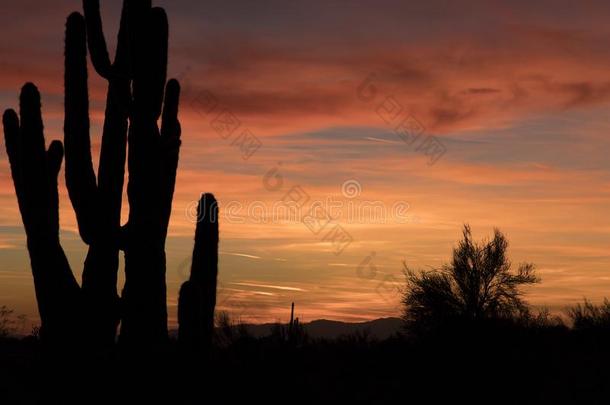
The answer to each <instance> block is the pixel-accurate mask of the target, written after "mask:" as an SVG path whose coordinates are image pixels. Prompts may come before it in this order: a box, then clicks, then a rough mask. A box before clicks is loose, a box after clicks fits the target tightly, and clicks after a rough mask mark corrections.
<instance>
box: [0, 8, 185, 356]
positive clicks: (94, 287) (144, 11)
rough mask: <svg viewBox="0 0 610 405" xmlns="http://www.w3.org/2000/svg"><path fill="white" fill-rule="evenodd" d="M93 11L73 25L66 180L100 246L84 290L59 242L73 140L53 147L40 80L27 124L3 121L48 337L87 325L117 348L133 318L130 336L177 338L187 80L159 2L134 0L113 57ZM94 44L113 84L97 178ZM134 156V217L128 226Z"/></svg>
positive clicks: (92, 247)
mask: <svg viewBox="0 0 610 405" xmlns="http://www.w3.org/2000/svg"><path fill="white" fill-rule="evenodd" d="M83 6H84V10H85V18H83V16H82V15H80V14H78V13H73V14H72V15H71V16H70V17H69V18H68V22H67V27H66V53H65V69H66V71H65V122H64V143H65V148H66V184H67V188H68V192H69V195H70V200H71V201H72V205H73V208H74V210H75V212H76V217H77V221H78V226H79V233H80V235H81V238H82V239H83V241H84V242H85V243H86V244H87V245H88V246H89V250H88V254H87V258H86V261H85V265H84V271H83V281H82V287H79V286H78V283H77V282H76V280H75V278H74V276H73V274H72V272H71V270H70V266H69V265H68V262H67V260H66V258H65V255H64V252H63V250H62V248H61V245H60V242H59V220H58V194H57V175H58V172H59V168H60V165H61V161H62V159H63V147H62V144H61V142H57V141H56V142H53V143H52V144H51V146H50V148H49V150H48V151H45V142H44V135H43V125H42V117H41V107H40V95H39V93H38V90H37V89H36V87H35V86H34V85H32V84H26V85H25V86H24V87H23V90H22V93H21V111H20V113H21V122H20V120H19V117H18V116H17V114H16V113H15V112H14V111H13V110H7V111H6V112H5V114H4V117H3V123H4V133H5V140H6V148H7V152H8V155H9V160H10V166H11V173H12V177H13V181H14V185H15V190H16V193H17V198H18V203H19V208H20V212H21V216H22V219H23V223H24V226H25V230H26V235H27V240H28V250H29V254H30V259H31V263H32V272H33V275H34V282H35V288H36V295H37V300H38V306H39V312H40V315H41V321H42V328H41V334H42V336H43V338H44V339H45V340H46V341H57V342H64V341H68V339H67V337H69V336H77V335H76V331H81V330H83V331H84V332H85V333H86V336H87V341H88V342H92V343H93V344H95V345H100V344H101V345H110V344H112V343H114V341H115V336H116V328H117V325H118V323H119V320H122V328H121V338H122V339H123V340H124V341H126V342H137V343H158V342H162V341H164V340H166V339H167V309H166V296H165V294H166V291H165V290H166V287H165V238H166V235H167V227H168V223H169V216H170V213H171V203H172V199H173V193H174V186H175V178H176V168H177V164H178V155H179V148H180V134H181V129H180V123H179V122H178V118H177V114H178V101H179V95H180V86H179V84H178V82H177V81H175V80H170V81H169V82H168V83H167V85H166V84H165V81H166V72H167V42H168V34H167V33H168V28H167V25H168V24H167V17H166V15H165V12H164V11H163V10H162V9H160V8H153V7H152V6H151V4H150V1H148V0H125V1H124V3H123V12H122V16H121V26H120V30H119V39H118V45H117V52H116V57H115V60H114V62H113V63H112V64H111V63H110V61H109V57H108V52H107V50H106V43H105V39H104V34H103V31H102V24H101V17H100V10H99V0H83ZM87 39H88V42H89V51H90V54H91V59H92V62H93V65H94V67H95V69H96V71H97V72H98V73H99V74H100V75H101V76H102V77H104V78H105V79H107V80H108V93H107V103H106V116H105V121H104V129H103V136H102V148H101V153H100V162H99V169H98V175H97V178H96V176H95V172H94V170H93V163H92V158H91V145H90V135H89V127H90V124H89V115H88V89H87V62H86V51H87V44H86V40H87ZM164 101H165V102H164ZM162 107H163V108H162ZM162 110H163V117H162V126H161V128H159V127H158V125H157V121H158V120H159V118H160V117H161V111H162ZM127 143H129V156H126V155H127V153H126V147H127ZM126 159H128V168H129V184H128V190H127V191H128V198H129V205H130V215H129V220H128V223H127V225H125V226H123V227H121V226H120V213H121V206H122V192H123V185H124V176H125V161H126ZM119 250H124V251H125V259H126V260H125V261H126V269H125V271H126V284H125V289H124V291H123V296H122V303H121V307H122V311H121V312H120V311H119V307H120V306H119V298H118V294H117V286H116V284H117V271H118V255H119Z"/></svg>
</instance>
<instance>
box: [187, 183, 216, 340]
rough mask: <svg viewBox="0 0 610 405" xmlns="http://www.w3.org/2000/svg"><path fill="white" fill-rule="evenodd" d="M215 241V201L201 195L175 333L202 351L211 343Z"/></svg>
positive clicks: (214, 304) (214, 300) (214, 286)
mask: <svg viewBox="0 0 610 405" xmlns="http://www.w3.org/2000/svg"><path fill="white" fill-rule="evenodd" d="M218 240H219V238H218V203H217V201H216V199H215V198H214V196H213V195H212V194H204V195H203V196H202V197H201V200H200V201H199V206H198V208H197V228H196V230H195V247H194V248H193V263H192V266H191V276H190V279H189V280H188V281H186V282H184V283H183V284H182V287H181V288H180V296H179V301H178V322H179V331H178V333H179V335H178V336H179V340H180V343H181V345H182V346H183V347H184V348H187V349H189V350H195V351H206V350H208V349H209V348H210V346H211V344H212V338H213V334H214V310H215V307H216V283H217V278H218Z"/></svg>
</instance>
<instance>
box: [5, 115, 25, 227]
mask: <svg viewBox="0 0 610 405" xmlns="http://www.w3.org/2000/svg"><path fill="white" fill-rule="evenodd" d="M2 124H3V126H4V144H5V146H6V153H7V155H8V158H9V165H10V168H11V175H12V178H13V185H14V186H15V193H16V194H17V202H18V204H19V212H21V216H22V218H23V222H24V226H25V227H26V229H27V228H29V224H26V219H27V218H28V216H27V213H26V210H27V205H26V204H25V198H24V196H23V181H22V179H21V165H20V159H19V156H20V155H21V152H20V150H19V149H20V148H19V143H20V141H19V116H18V115H17V113H16V112H15V110H6V111H5V112H4V115H3V116H2Z"/></svg>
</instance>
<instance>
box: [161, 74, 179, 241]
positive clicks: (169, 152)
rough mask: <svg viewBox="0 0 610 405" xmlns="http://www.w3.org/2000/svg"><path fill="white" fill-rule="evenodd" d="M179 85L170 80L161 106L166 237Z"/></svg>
mask: <svg viewBox="0 0 610 405" xmlns="http://www.w3.org/2000/svg"><path fill="white" fill-rule="evenodd" d="M179 100H180V84H179V83H178V81H177V80H173V79H172V80H170V81H169V82H168V83H167V86H166V88H165V104H164V106H163V123H162V125H161V219H162V221H163V223H162V230H161V232H162V234H163V235H164V238H165V235H167V228H168V225H169V219H170V216H171V212H172V200H173V198H174V189H175V186H176V171H177V169H178V159H179V155H180V145H181V141H180V136H181V132H182V129H181V127H180V121H178V105H179Z"/></svg>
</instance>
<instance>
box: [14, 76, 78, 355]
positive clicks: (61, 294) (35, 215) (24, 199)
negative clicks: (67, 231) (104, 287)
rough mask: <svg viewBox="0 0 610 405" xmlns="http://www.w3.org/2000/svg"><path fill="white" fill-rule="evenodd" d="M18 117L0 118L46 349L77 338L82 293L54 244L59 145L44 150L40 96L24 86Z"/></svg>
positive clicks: (65, 260) (57, 243) (56, 236)
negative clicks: (70, 338) (49, 344)
mask: <svg viewBox="0 0 610 405" xmlns="http://www.w3.org/2000/svg"><path fill="white" fill-rule="evenodd" d="M19 112H20V114H19V116H18V115H17V113H16V112H15V111H14V110H7V111H6V112H5V113H4V116H3V124H4V138H5V145H6V151H7V154H8V156H9V162H10V168H11V174H12V177H13V183H14V186H15V191H16V194H17V200H18V204H19V210H20V212H21V218H22V220H23V225H24V227H25V232H26V235H27V247H28V251H29V254H30V262H31V266H32V274H33V277H34V288H35V290H36V299H37V301H38V309H39V313H40V318H41V330H40V334H41V337H42V338H43V339H44V340H45V341H46V342H47V343H51V344H62V343H68V339H66V337H67V336H68V337H73V338H75V339H77V337H76V333H75V332H76V331H77V330H78V328H77V326H76V324H77V322H78V320H79V319H80V318H81V316H80V315H79V314H78V311H79V309H80V305H78V304H79V303H80V299H81V292H80V288H79V286H78V283H77V282H76V279H75V278H74V276H73V274H72V271H71V270H70V265H69V264H68V261H67V259H66V256H65V254H64V251H63V249H62V248H61V245H60V242H59V209H58V204H59V198H58V192H57V175H58V173H59V170H60V167H61V163H62V159H63V146H62V144H61V142H58V141H55V142H53V143H51V145H50V147H49V149H48V150H45V140H44V131H43V123H42V114H41V105H40V94H39V92H38V89H37V88H36V86H34V85H33V84H31V83H27V84H26V85H25V86H23V88H22V90H21V97H20V111H19Z"/></svg>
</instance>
